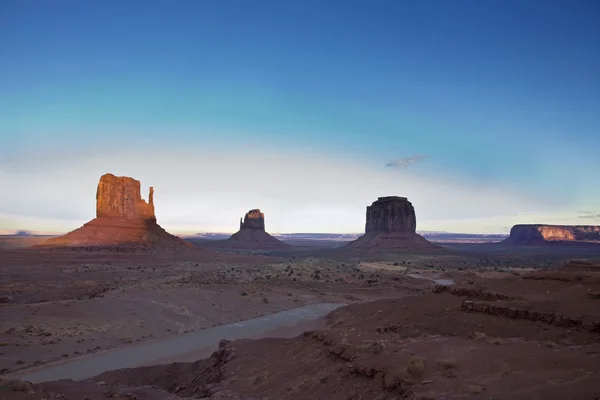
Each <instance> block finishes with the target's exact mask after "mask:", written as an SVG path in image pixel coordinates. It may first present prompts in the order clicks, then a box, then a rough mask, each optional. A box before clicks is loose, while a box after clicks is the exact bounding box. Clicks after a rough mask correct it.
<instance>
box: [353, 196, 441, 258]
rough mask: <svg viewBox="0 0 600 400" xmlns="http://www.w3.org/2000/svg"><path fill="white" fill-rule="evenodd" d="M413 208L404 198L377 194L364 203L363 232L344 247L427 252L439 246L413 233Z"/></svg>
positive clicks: (414, 230) (438, 250)
mask: <svg viewBox="0 0 600 400" xmlns="http://www.w3.org/2000/svg"><path fill="white" fill-rule="evenodd" d="M416 228H417V218H416V214H415V209H414V207H413V205H412V203H411V202H410V201H408V199H407V198H406V197H397V196H388V197H379V198H378V199H377V200H376V201H375V202H373V204H371V205H370V206H367V215H366V224H365V234H364V235H363V236H361V237H359V238H358V239H356V240H355V241H353V242H350V243H348V244H347V245H346V246H345V248H346V249H349V250H356V251H358V252H365V253H369V254H373V253H419V252H421V253H431V252H442V251H444V250H443V248H442V247H440V246H437V245H435V244H433V243H431V242H429V241H428V240H427V239H425V238H424V237H422V236H420V235H417V233H416Z"/></svg>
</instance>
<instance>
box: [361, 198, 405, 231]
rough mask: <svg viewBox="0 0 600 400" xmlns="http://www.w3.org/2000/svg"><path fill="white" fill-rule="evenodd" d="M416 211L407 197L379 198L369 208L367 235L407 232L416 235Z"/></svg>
mask: <svg viewBox="0 0 600 400" xmlns="http://www.w3.org/2000/svg"><path fill="white" fill-rule="evenodd" d="M416 229H417V218H416V216H415V209H414V207H413V205H412V203H411V202H410V201H408V199H407V198H406V197H397V196H389V197H379V198H378V199H377V201H375V202H373V204H371V205H370V206H368V207H367V222H366V226H365V233H370V232H407V233H415V231H416Z"/></svg>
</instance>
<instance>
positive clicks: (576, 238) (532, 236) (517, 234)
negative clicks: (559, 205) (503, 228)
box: [505, 224, 600, 244]
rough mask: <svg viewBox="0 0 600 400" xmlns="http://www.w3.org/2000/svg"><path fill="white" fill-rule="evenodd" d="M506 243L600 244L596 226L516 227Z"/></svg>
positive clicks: (536, 225) (540, 225)
mask: <svg viewBox="0 0 600 400" xmlns="http://www.w3.org/2000/svg"><path fill="white" fill-rule="evenodd" d="M505 242H506V243H515V244H535V243H545V242H600V226H596V225H543V224H530V225H527V224H523V225H515V226H513V227H512V229H511V230H510V236H509V237H508V238H507V239H506V240H505Z"/></svg>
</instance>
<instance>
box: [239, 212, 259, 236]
mask: <svg viewBox="0 0 600 400" xmlns="http://www.w3.org/2000/svg"><path fill="white" fill-rule="evenodd" d="M242 229H258V230H261V231H264V230H265V214H263V213H261V212H260V210H259V209H257V208H256V209H254V210H250V211H248V212H247V213H246V215H245V216H244V219H243V220H242V219H241V218H240V230H242Z"/></svg>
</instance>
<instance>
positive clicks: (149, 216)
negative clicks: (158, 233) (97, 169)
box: [96, 174, 156, 220]
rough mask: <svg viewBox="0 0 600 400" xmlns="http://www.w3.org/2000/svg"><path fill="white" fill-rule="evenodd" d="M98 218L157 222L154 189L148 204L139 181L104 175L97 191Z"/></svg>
mask: <svg viewBox="0 0 600 400" xmlns="http://www.w3.org/2000/svg"><path fill="white" fill-rule="evenodd" d="M96 217H98V218H104V217H106V218H125V219H128V220H156V217H155V215H154V188H152V187H151V188H150V193H149V196H148V203H146V201H145V200H144V199H142V196H141V194H140V182H139V181H137V180H135V179H133V178H129V177H126V176H119V177H117V176H114V175H112V174H105V175H102V177H100V182H99V183H98V190H97V191H96Z"/></svg>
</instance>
